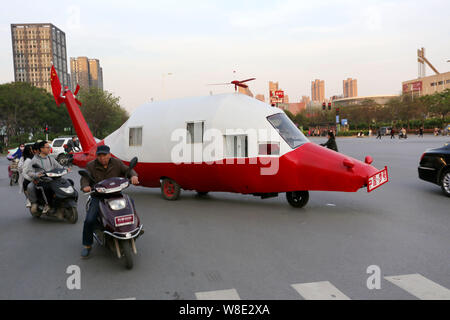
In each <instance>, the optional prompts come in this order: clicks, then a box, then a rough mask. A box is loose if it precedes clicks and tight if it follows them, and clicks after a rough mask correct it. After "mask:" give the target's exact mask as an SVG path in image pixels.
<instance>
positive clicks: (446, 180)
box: [441, 169, 450, 197]
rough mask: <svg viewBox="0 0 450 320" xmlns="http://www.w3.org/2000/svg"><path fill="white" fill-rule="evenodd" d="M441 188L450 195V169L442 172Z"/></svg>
mask: <svg viewBox="0 0 450 320" xmlns="http://www.w3.org/2000/svg"><path fill="white" fill-rule="evenodd" d="M441 188H442V192H444V194H445V195H446V196H447V197H450V169H447V170H445V171H444V172H443V173H442V178H441Z"/></svg>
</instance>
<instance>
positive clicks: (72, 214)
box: [65, 208, 78, 224]
mask: <svg viewBox="0 0 450 320" xmlns="http://www.w3.org/2000/svg"><path fill="white" fill-rule="evenodd" d="M65 211H66V219H67V221H68V222H69V223H72V224H75V223H77V221H78V210H77V208H66V210H65Z"/></svg>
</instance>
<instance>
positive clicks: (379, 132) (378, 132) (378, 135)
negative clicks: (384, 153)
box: [376, 128, 381, 140]
mask: <svg viewBox="0 0 450 320" xmlns="http://www.w3.org/2000/svg"><path fill="white" fill-rule="evenodd" d="M378 138H380V140H381V128H378V130H377V137H376V139H378Z"/></svg>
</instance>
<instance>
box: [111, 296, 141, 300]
mask: <svg viewBox="0 0 450 320" xmlns="http://www.w3.org/2000/svg"><path fill="white" fill-rule="evenodd" d="M114 300H136V298H135V297H131V298H120V299H114Z"/></svg>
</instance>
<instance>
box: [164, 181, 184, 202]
mask: <svg viewBox="0 0 450 320" xmlns="http://www.w3.org/2000/svg"><path fill="white" fill-rule="evenodd" d="M180 189H181V188H180V186H179V185H178V183H176V182H175V181H173V180H172V179H167V178H165V179H163V180H162V182H161V193H162V195H163V197H164V199H166V200H177V199H178V198H179V197H180Z"/></svg>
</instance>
